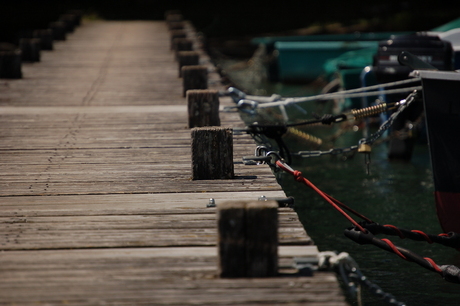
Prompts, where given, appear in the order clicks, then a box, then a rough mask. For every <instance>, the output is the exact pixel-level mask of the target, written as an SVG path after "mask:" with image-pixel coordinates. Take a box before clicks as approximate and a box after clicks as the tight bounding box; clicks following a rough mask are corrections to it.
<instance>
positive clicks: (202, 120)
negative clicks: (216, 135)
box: [187, 89, 220, 128]
mask: <svg viewBox="0 0 460 306" xmlns="http://www.w3.org/2000/svg"><path fill="white" fill-rule="evenodd" d="M187 104H188V127H189V128H194V127H203V126H219V125H220V118H219V92H218V91H217V90H210V89H192V90H187Z"/></svg>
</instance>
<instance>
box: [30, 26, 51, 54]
mask: <svg viewBox="0 0 460 306" xmlns="http://www.w3.org/2000/svg"><path fill="white" fill-rule="evenodd" d="M32 36H33V37H34V38H38V39H40V49H41V50H53V31H52V30H51V29H43V30H35V31H33V33H32Z"/></svg>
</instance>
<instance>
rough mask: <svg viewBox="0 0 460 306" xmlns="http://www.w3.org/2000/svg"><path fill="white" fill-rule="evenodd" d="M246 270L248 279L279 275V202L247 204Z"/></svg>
mask: <svg viewBox="0 0 460 306" xmlns="http://www.w3.org/2000/svg"><path fill="white" fill-rule="evenodd" d="M246 268H247V276H248V277H268V276H275V275H277V274H278V202H276V201H263V202H262V203H261V201H254V202H248V203H247V204H246Z"/></svg>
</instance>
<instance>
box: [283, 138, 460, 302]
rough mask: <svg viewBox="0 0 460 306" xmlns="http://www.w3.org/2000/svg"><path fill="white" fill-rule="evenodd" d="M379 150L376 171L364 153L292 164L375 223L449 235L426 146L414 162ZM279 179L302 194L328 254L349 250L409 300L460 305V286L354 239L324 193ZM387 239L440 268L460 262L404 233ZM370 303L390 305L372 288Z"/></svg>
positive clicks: (302, 208)
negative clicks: (437, 206)
mask: <svg viewBox="0 0 460 306" xmlns="http://www.w3.org/2000/svg"><path fill="white" fill-rule="evenodd" d="M374 151H376V152H374V153H373V154H372V163H371V166H370V170H371V172H370V174H369V175H367V173H366V168H365V165H364V158H363V156H360V155H356V156H354V158H353V159H348V160H346V161H343V160H341V159H340V158H335V157H331V156H323V157H316V158H305V159H295V160H294V161H293V164H292V167H293V168H294V169H296V170H300V171H302V173H303V175H304V176H305V177H306V178H308V179H309V180H310V181H312V182H313V183H314V184H315V185H316V186H317V187H319V188H320V189H321V190H323V191H324V192H326V193H328V194H330V195H332V196H333V197H335V198H336V199H338V200H340V201H342V202H343V203H345V204H347V205H348V206H350V207H352V208H353V209H355V210H357V211H358V212H360V213H362V214H364V215H365V216H367V217H368V218H370V219H372V220H373V221H375V222H378V223H380V224H392V225H395V226H398V227H401V228H405V229H417V230H422V231H424V232H426V233H431V234H438V233H441V232H442V231H441V229H440V227H439V224H438V220H437V217H436V211H435V205H434V198H433V182H432V174H431V170H430V167H429V158H428V152H427V147H426V145H419V146H418V147H417V148H416V151H415V153H414V157H413V160H412V162H410V163H398V162H389V161H388V160H387V158H386V153H385V151H386V146H385V145H384V144H383V145H381V146H380V148H376V149H374ZM279 182H280V184H281V185H282V187H283V189H284V190H285V192H286V193H287V195H290V196H294V197H295V199H296V206H297V212H298V214H299V216H300V218H301V221H302V223H303V224H304V227H305V229H306V231H307V233H308V234H309V235H310V236H311V237H312V238H313V240H314V242H315V244H316V245H317V246H318V248H319V250H320V251H329V250H334V251H338V252H348V253H349V254H350V255H351V256H352V257H353V258H354V259H355V260H356V262H357V263H358V265H359V267H360V269H361V271H362V272H363V274H364V275H365V276H366V277H367V278H368V279H369V280H371V281H372V282H374V283H375V284H377V285H378V286H380V287H381V288H382V289H383V290H384V291H385V292H387V293H391V294H393V295H394V296H395V297H396V299H397V300H398V301H401V302H405V303H406V304H407V305H460V285H458V284H451V283H448V282H446V281H444V280H443V279H442V278H441V277H440V276H439V275H438V274H436V273H434V272H431V271H428V270H426V269H424V268H422V267H420V266H418V265H417V264H415V263H412V262H408V261H405V260H403V259H401V258H400V257H398V256H397V255H395V254H392V253H389V252H386V251H384V250H381V249H379V248H377V247H375V246H373V245H359V244H357V243H355V242H353V241H352V240H350V239H348V238H347V237H345V236H344V234H343V231H344V229H345V228H347V227H349V226H350V223H349V221H348V220H346V219H345V218H344V217H343V216H342V215H341V214H339V213H338V212H336V211H335V210H334V209H333V208H332V207H331V206H330V205H329V204H328V203H327V202H325V201H324V200H323V199H322V198H320V197H319V196H318V195H317V194H316V193H314V192H313V191H312V190H310V189H309V188H308V187H305V186H304V185H302V184H300V183H297V182H295V181H294V180H293V178H292V177H291V176H290V175H287V174H280V175H279ZM379 238H384V237H383V236H382V237H379ZM385 238H389V239H390V240H391V241H392V242H393V243H395V244H396V245H398V246H401V247H404V248H407V249H409V250H412V251H413V252H415V253H416V254H419V255H421V256H423V257H430V258H432V259H433V260H434V261H435V262H436V263H437V264H439V265H443V264H454V265H457V266H460V253H459V252H458V251H456V250H454V249H451V248H447V247H444V246H442V245H439V244H432V245H430V244H428V243H425V242H414V241H409V240H407V239H404V240H401V239H400V238H399V237H396V236H390V237H385ZM363 300H364V305H388V304H387V303H385V302H382V301H380V300H379V299H378V298H376V297H375V296H374V295H372V294H369V293H368V291H366V290H363ZM355 305H357V304H355Z"/></svg>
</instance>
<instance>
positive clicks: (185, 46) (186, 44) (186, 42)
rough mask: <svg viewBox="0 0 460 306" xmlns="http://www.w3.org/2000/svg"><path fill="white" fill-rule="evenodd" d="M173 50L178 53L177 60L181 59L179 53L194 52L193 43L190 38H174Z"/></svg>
mask: <svg viewBox="0 0 460 306" xmlns="http://www.w3.org/2000/svg"><path fill="white" fill-rule="evenodd" d="M173 50H174V51H176V60H177V59H178V58H179V55H178V52H182V51H193V41H192V40H191V39H188V38H174V39H173Z"/></svg>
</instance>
